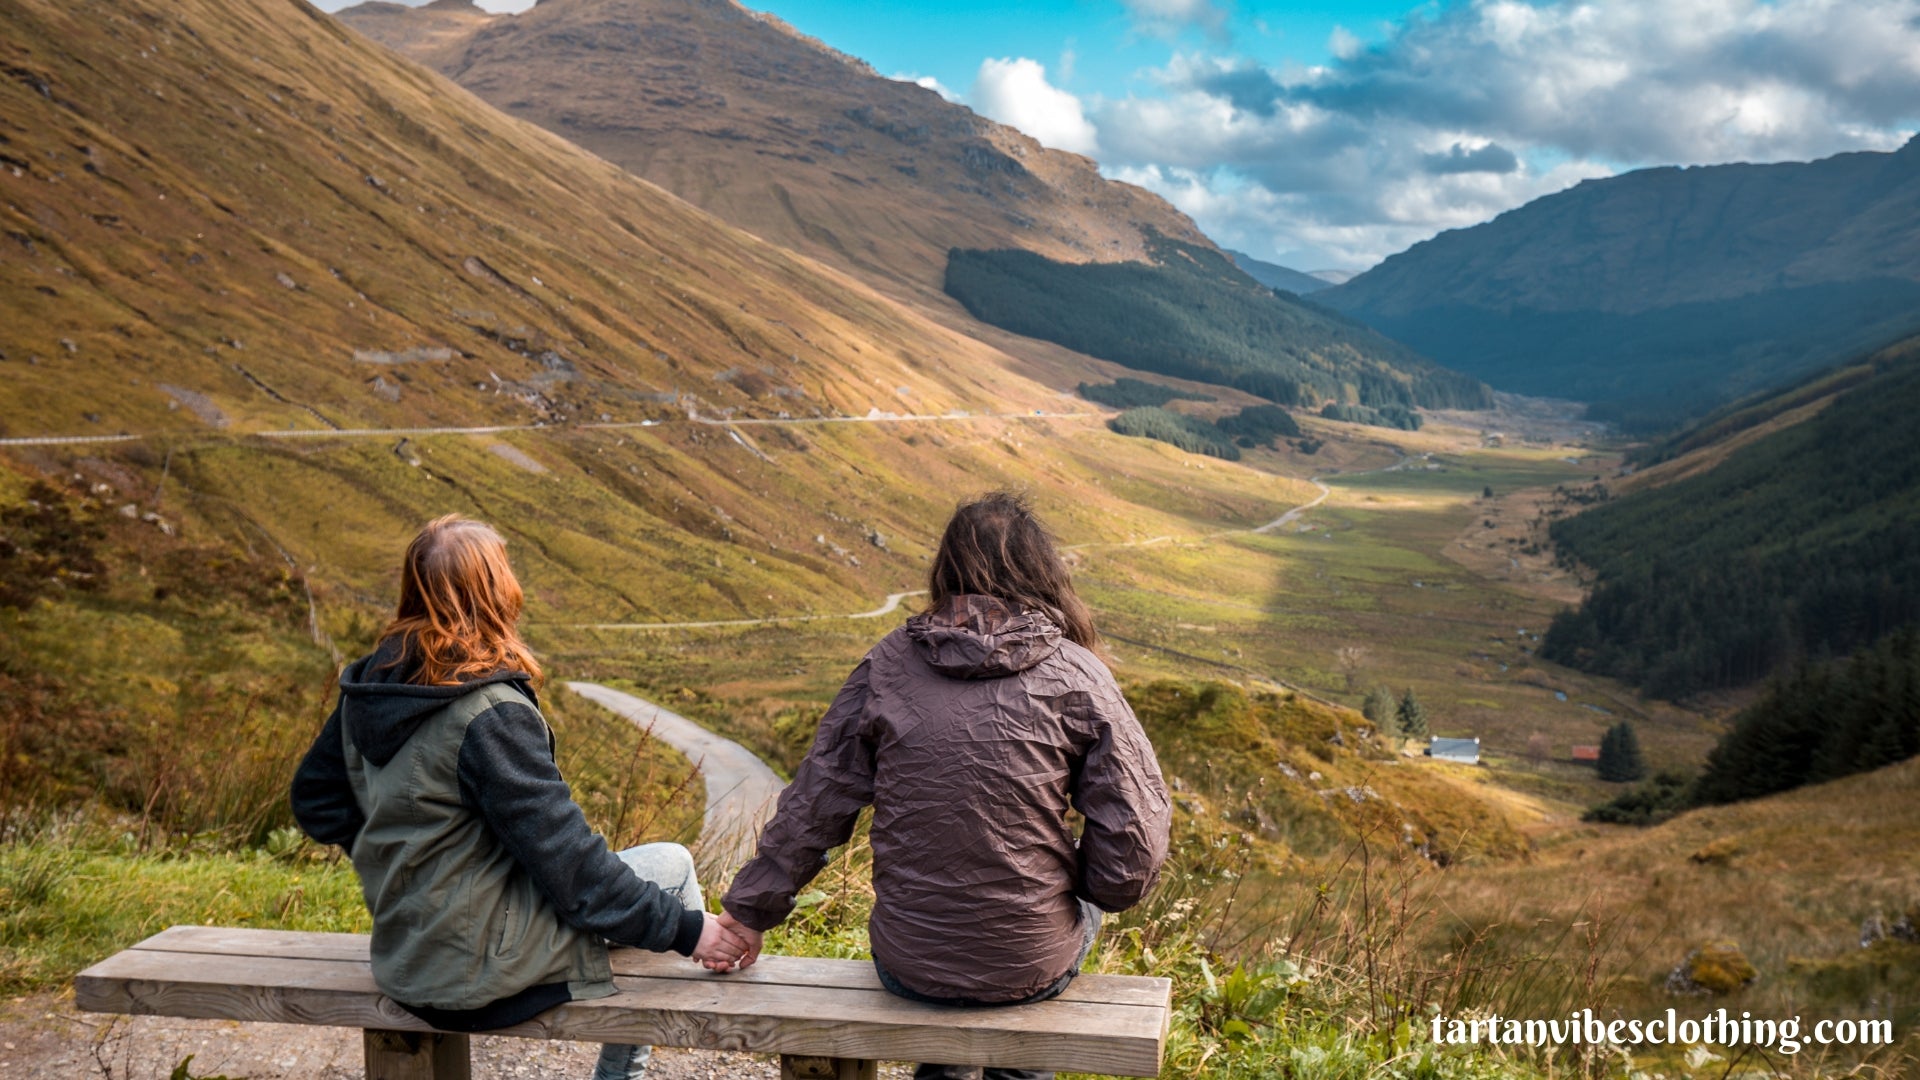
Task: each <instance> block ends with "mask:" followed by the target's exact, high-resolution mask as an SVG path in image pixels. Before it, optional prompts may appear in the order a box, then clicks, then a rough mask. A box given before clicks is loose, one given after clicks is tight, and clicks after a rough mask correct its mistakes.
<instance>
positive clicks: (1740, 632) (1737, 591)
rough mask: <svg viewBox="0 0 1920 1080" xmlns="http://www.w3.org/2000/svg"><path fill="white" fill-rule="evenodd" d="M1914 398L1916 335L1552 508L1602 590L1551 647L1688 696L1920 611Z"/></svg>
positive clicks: (1843, 644) (1564, 550)
mask: <svg viewBox="0 0 1920 1080" xmlns="http://www.w3.org/2000/svg"><path fill="white" fill-rule="evenodd" d="M1916 415H1920V337H1915V338H1909V339H1907V340H1905V341H1903V342H1901V343H1899V344H1897V345H1894V346H1890V347H1888V348H1886V349H1883V350H1880V351H1878V352H1876V353H1874V354H1872V355H1869V356H1865V357H1861V358H1859V359H1858V360H1857V361H1856V362H1854V363H1852V364H1849V365H1846V366H1845V367H1843V368H1840V369H1837V370H1835V371H1831V372H1826V373H1823V374H1822V375H1821V376H1820V377H1819V378H1817V379H1813V380H1809V381H1808V382H1806V383H1805V384H1803V385H1801V386H1797V387H1794V388H1791V389H1789V390H1787V391H1783V392H1781V393H1779V394H1776V395H1772V396H1770V397H1767V398H1762V399H1759V400H1756V401H1752V402H1747V403H1743V404H1742V405H1741V406H1740V407H1739V408H1737V409H1732V410H1729V411H1728V412H1727V413H1726V414H1724V415H1721V416H1716V417H1714V418H1712V419H1711V421H1710V422H1709V423H1708V424H1706V425H1704V427H1703V429H1702V432H1701V433H1700V434H1697V435H1692V436H1687V437H1683V438H1680V439H1678V440H1675V442H1674V443H1673V444H1672V446H1671V447H1669V448H1668V450H1669V452H1673V451H1677V452H1678V453H1677V456H1673V457H1670V458H1669V459H1668V460H1666V461H1664V462H1662V463H1661V464H1659V465H1657V466H1655V467H1654V468H1653V469H1650V470H1648V473H1649V475H1648V476H1645V477H1637V478H1634V480H1635V481H1636V482H1634V483H1631V484H1630V485H1629V487H1628V490H1626V491H1625V493H1624V494H1619V495H1617V496H1615V495H1614V494H1613V493H1612V492H1608V491H1596V492H1594V493H1593V494H1595V495H1597V496H1600V497H1599V499H1598V500H1597V504H1595V505H1592V506H1591V508H1590V509H1587V510H1585V511H1583V512H1581V513H1578V514H1575V515H1574V516H1572V517H1568V518H1565V519H1562V520H1559V521H1556V522H1554V523H1553V525H1552V527H1551V530H1550V532H1551V535H1552V537H1553V542H1554V545H1555V547H1556V548H1557V549H1558V551H1559V552H1560V554H1561V556H1562V557H1563V558H1567V559H1573V560H1578V561H1579V562H1580V563H1581V564H1583V565H1584V566H1586V567H1588V568H1589V569H1590V570H1591V573H1592V578H1593V590H1592V592H1591V594H1590V595H1589V596H1588V597H1587V598H1586V600H1585V602H1584V603H1582V604H1581V605H1580V607H1579V608H1577V609H1575V610H1571V611H1567V612H1565V613H1563V614H1561V615H1560V616H1558V617H1557V618H1555V619H1554V621H1553V625H1552V627H1551V628H1550V629H1549V631H1548V633H1547V635H1546V639H1545V641H1544V643H1543V644H1542V646H1541V649H1540V655H1541V656H1542V657H1544V658H1546V659H1549V660H1554V661H1557V662H1559V663H1563V664H1568V665H1571V666H1573V667H1577V668H1580V669H1582V670H1585V671H1591V672H1596V673H1602V674H1607V675H1612V676H1615V677H1618V678H1621V679H1623V680H1626V681H1628V682H1631V683H1634V684H1636V685H1638V686H1640V687H1641V688H1642V689H1644V690H1645V691H1646V692H1648V693H1650V694H1654V695H1657V696H1661V697H1678V696H1683V695H1688V694H1694V693H1698V692H1701V691H1709V690H1721V689H1727V688H1734V687H1741V686H1745V685H1749V684H1752V683H1755V682H1758V681H1760V680H1763V679H1766V678H1768V677H1769V676H1773V675H1777V674H1780V673H1782V672H1784V671H1786V670H1787V669H1789V668H1790V667H1792V666H1793V665H1794V664H1796V663H1797V662H1800V661H1802V660H1804V659H1806V658H1812V657H1828V656H1844V655H1847V654H1849V653H1852V652H1855V651H1856V650H1859V649H1862V648H1864V647H1866V646H1870V645H1872V644H1874V643H1875V642H1877V641H1879V640H1881V639H1883V638H1885V637H1887V636H1888V635H1890V634H1893V633H1895V632H1897V631H1900V630H1902V629H1903V628H1907V627H1912V626H1914V625H1916V624H1920V438H1916V437H1915V434H1914V431H1915V427H1914V423H1913V418H1914V417H1915V416H1916ZM1583 501H1587V502H1595V500H1593V499H1587V500H1583Z"/></svg>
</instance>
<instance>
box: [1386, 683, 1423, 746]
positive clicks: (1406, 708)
mask: <svg viewBox="0 0 1920 1080" xmlns="http://www.w3.org/2000/svg"><path fill="white" fill-rule="evenodd" d="M1393 726H1394V728H1395V729H1396V730H1397V732H1398V733H1399V735H1400V737H1401V738H1403V739H1424V738H1426V737H1427V707H1426V706H1425V705H1422V704H1420V699H1419V698H1417V697H1414V696H1413V688H1412V687H1408V688H1407V693H1406V696H1404V697H1402V698H1401V699H1400V708H1399V710H1398V711H1396V712H1395V713H1394V716H1393Z"/></svg>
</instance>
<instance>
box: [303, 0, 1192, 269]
mask: <svg viewBox="0 0 1920 1080" xmlns="http://www.w3.org/2000/svg"><path fill="white" fill-rule="evenodd" d="M391 8H392V5H387V4H362V5H360V6H358V7H352V8H348V9H346V10H344V11H342V12H340V13H339V16H338V17H339V18H340V19H341V20H342V21H343V22H345V23H347V24H348V25H349V26H352V27H353V28H355V29H356V30H359V31H360V32H362V33H364V34H366V35H368V36H369V37H372V38H374V39H376V40H378V41H381V42H383V43H385V44H387V45H389V46H390V47H392V48H394V49H396V50H398V51H401V52H403V53H406V54H408V55H410V56H413V57H415V58H416V59H419V60H421V61H422V62H424V63H428V64H430V65H432V66H434V67H436V68H438V69H439V70H440V71H442V72H443V73H445V74H447V75H448V76H450V77H451V78H453V79H454V80H455V81H456V82H458V83H459V84H460V85H461V86H464V87H466V88H467V89H468V90H470V91H472V92H473V93H475V94H477V95H479V96H480V97H481V98H482V99H483V100H485V101H487V102H489V103H491V104H493V105H494V106H496V107H497V108H500V109H501V110H503V111H505V112H507V113H509V114H511V115H514V116H517V117H521V118H523V119H526V120H530V121H532V122H534V123H536V124H539V125H540V126H542V127H545V128H547V129H548V130H549V131H553V132H555V133H557V134H559V135H561V136H562V137H564V138H566V139H568V140H570V141H572V142H574V143H577V144H578V145H580V146H583V147H585V148H586V149H588V150H591V151H592V152H594V153H595V154H598V155H600V156H601V157H603V158H605V159H607V160H608V161H611V162H614V163H615V164H618V165H621V166H623V167H625V168H627V169H629V170H631V171H632V172H634V173H636V174H638V175H640V176H644V177H646V178H647V179H649V180H652V181H653V182H655V183H657V184H659V185H661V186H662V187H665V188H667V189H668V190H670V191H672V192H674V193H675V194H677V195H679V196H681V197H682V198H684V199H686V200H688V201H689V202H691V203H693V204H694V205H696V206H700V207H702V208H704V209H707V210H709V211H712V212H713V213H715V214H717V215H719V216H720V217H722V218H724V219H726V220H727V221H729V222H732V223H733V224H735V225H738V226H740V227H741V228H744V229H746V230H747V231H749V232H752V233H754V234H755V235H758V236H761V237H764V238H766V239H768V240H771V241H773V242H774V243H777V244H780V245H782V246H785V247H789V248H792V249H794V250H796V251H802V252H805V253H807V254H809V255H813V256H815V257H817V258H820V259H822V260H823V261H826V262H828V263H831V264H833V265H836V266H839V267H842V268H844V269H847V270H850V271H852V272H854V273H856V274H858V275H859V276H861V277H863V278H864V279H866V280H867V281H868V282H869V283H870V284H874V285H876V286H878V287H880V288H882V289H883V290H893V289H897V288H900V287H902V286H905V287H906V288H907V289H908V290H917V292H918V294H919V295H920V296H921V297H923V298H924V297H936V298H937V297H938V295H939V291H940V284H941V279H942V275H943V274H944V272H945V266H946V255H947V251H948V249H950V248H955V247H961V248H1023V249H1025V250H1029V251H1034V252H1037V253H1039V254H1042V255H1046V256H1048V257H1049V258H1055V259H1061V260H1065V261H1072V262H1085V261H1090V260H1091V261H1114V260H1120V259H1138V258H1141V257H1143V256H1144V254H1145V247H1146V237H1147V236H1148V234H1149V233H1150V232H1157V233H1159V234H1161V235H1165V236H1169V237H1173V238H1176V239H1179V240H1183V241H1186V242H1188V243H1193V244H1200V245H1205V246H1208V247H1211V246H1212V245H1211V243H1210V242H1209V241H1208V240H1207V239H1206V237H1205V236H1203V235H1202V234H1201V233H1200V231H1199V230H1198V229H1197V228H1196V227H1195V226H1194V224H1193V223H1192V221H1190V220H1188V218H1187V217H1186V216H1185V215H1184V214H1181V213H1180V212H1179V211H1177V210H1175V209H1174V208H1173V207H1172V206H1171V205H1170V204H1168V203H1167V202H1166V201H1165V200H1163V199H1161V198H1160V197H1159V196H1157V195H1154V194H1151V193H1149V192H1147V191H1145V190H1143V189H1141V188H1137V187H1134V186H1132V185H1129V184H1122V183H1118V182H1116V181H1112V180H1107V179H1105V178H1103V177H1102V176H1101V175H1100V173H1099V170H1098V168H1097V167H1096V165H1095V164H1094V162H1092V161H1090V160H1088V159H1086V158H1084V157H1081V156H1079V155H1077V154H1070V153H1066V152H1063V151H1059V150H1050V149H1047V148H1046V147H1043V146H1041V145H1040V144H1039V143H1038V142H1036V141H1034V140H1033V139H1031V138H1029V137H1027V136H1026V135H1024V134H1022V133H1020V132H1019V131H1016V130H1014V129H1013V128H1010V127H1007V126H1005V125H1003V124H998V123H995V122H993V121H991V120H988V119H986V118H985V117H982V116H979V115H977V114H975V113H974V112H973V111H972V110H970V109H968V108H966V107H965V106H962V105H957V104H954V103H951V102H948V101H946V100H945V99H943V98H942V97H941V96H940V95H939V94H937V93H935V92H934V91H932V90H929V89H926V88H924V87H921V86H917V85H915V84H913V83H909V82H902V81H899V80H895V79H888V78H885V77H883V76H881V75H880V74H879V73H878V72H876V71H874V70H873V69H872V68H871V67H869V66H868V65H867V64H865V63H863V62H861V61H859V60H857V59H854V58H852V57H849V56H846V55H844V54H842V53H839V52H836V51H834V50H833V49H830V48H828V47H827V46H825V45H823V44H821V43H820V42H818V41H815V40H814V39H812V38H809V37H806V36H804V35H802V34H800V33H798V32H796V31H795V30H793V29H792V28H791V27H789V26H787V25H786V24H785V23H783V22H781V21H780V20H778V19H776V18H774V17H772V16H770V15H765V14H762V13H759V12H754V11H750V10H748V9H746V8H744V7H741V6H739V5H738V4H735V3H733V2H731V0H545V2H543V3H541V4H539V5H538V6H537V7H535V8H533V9H532V10H530V11H527V12H525V13H523V14H519V15H513V16H500V17H497V18H494V19H491V20H490V21H487V22H485V23H484V24H483V25H480V26H478V27H476V28H474V29H472V30H471V31H470V32H469V35H468V37H467V38H466V40H465V44H464V48H454V47H453V46H451V45H447V44H441V43H436V44H433V45H431V46H429V45H427V44H424V42H426V41H427V40H428V39H429V37H430V35H429V33H428V31H427V30H425V29H422V28H423V27H428V26H441V25H444V24H445V20H446V18H447V13H446V12H445V11H444V10H442V11H432V10H429V9H426V8H422V9H418V10H415V11H411V12H394V11H392V10H391ZM435 40H436V41H437V39H435Z"/></svg>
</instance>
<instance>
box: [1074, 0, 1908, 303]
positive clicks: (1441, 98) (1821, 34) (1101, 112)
mask: <svg viewBox="0 0 1920 1080" xmlns="http://www.w3.org/2000/svg"><path fill="white" fill-rule="evenodd" d="M1166 2H1167V3H1175V2H1176V0H1166ZM1426 10H1427V11H1429V12H1431V13H1430V14H1423V15H1416V16H1413V17H1411V18H1410V19H1409V20H1408V21H1407V22H1405V23H1403V24H1401V25H1400V26H1398V27H1397V28H1395V29H1392V30H1391V31H1390V32H1389V33H1388V34H1387V36H1386V37H1385V38H1384V39H1383V40H1381V41H1380V42H1379V43H1377V44H1375V45H1372V46H1365V47H1363V46H1362V45H1361V43H1360V42H1359V41H1358V40H1357V39H1355V38H1353V37H1352V36H1351V35H1347V34H1345V33H1344V32H1340V33H1336V34H1335V35H1334V36H1333V38H1332V39H1330V41H1329V45H1330V51H1331V52H1332V53H1333V54H1334V59H1333V60H1331V61H1330V62H1329V63H1328V65H1327V66H1325V67H1319V68H1312V69H1307V70H1297V69H1296V70H1285V71H1281V70H1275V69H1270V68H1266V67H1262V66H1260V65H1257V64H1254V63H1252V62H1249V61H1244V60H1233V59H1228V58H1222V57H1218V56H1211V55H1205V54H1195V53H1182V54H1179V55H1176V56H1175V57H1174V59H1173V60H1172V61H1171V62H1170V63H1169V64H1168V65H1167V66H1166V67H1165V68H1163V69H1161V70H1160V71H1158V72H1156V73H1155V80H1156V81H1157V83H1158V86H1159V89H1160V93H1158V94H1157V95H1155V96H1151V97H1138V96H1131V97H1127V98H1124V99H1119V100H1111V101H1098V102H1096V104H1095V108H1094V112H1093V119H1094V121H1095V123H1096V124H1097V126H1098V132H1099V136H1100V144H1101V146H1102V147H1103V149H1104V150H1105V151H1106V154H1105V156H1104V157H1103V161H1105V162H1106V163H1107V164H1108V166H1109V168H1110V171H1111V172H1112V173H1113V174H1114V175H1116V176H1120V177H1122V178H1125V179H1129V180H1133V181H1134V182H1137V183H1141V184H1143V185H1144V186H1147V187H1150V188H1152V189H1153V190H1155V191H1158V192H1160V193H1161V194H1163V195H1165V196H1166V197H1168V198H1169V199H1171V200H1173V201H1174V202H1175V204H1176V205H1178V206H1180V207H1181V208H1182V209H1184V210H1187V211H1188V212H1189V213H1191V214H1192V215H1193V216H1194V217H1195V218H1196V219H1197V220H1199V222H1200V224H1201V226H1202V227H1203V228H1206V229H1207V230H1208V231H1209V232H1211V233H1213V234H1215V235H1216V236H1218V237H1220V238H1221V239H1222V240H1223V241H1224V242H1228V243H1245V244H1247V245H1249V248H1248V249H1249V250H1252V251H1253V252H1254V254H1256V255H1262V256H1263V257H1266V256H1267V255H1271V256H1274V257H1278V258H1279V259H1280V260H1281V261H1283V262H1288V261H1289V260H1291V262H1290V265H1309V266H1310V265H1311V264H1313V263H1316V262H1318V263H1320V264H1321V265H1336V266H1337V265H1345V266H1364V265H1367V264H1369V263H1372V262H1374V261H1377V260H1378V259H1380V258H1381V257H1383V256H1385V255H1388V254H1391V253H1393V252H1395V251H1398V250H1401V249H1403V248H1405V247H1406V246H1407V245H1408V244H1410V243H1412V242H1415V241H1418V240H1421V239H1425V238H1427V237H1429V236H1432V235H1433V234H1434V233H1435V232H1438V231H1440V230H1441V229H1446V228H1454V227H1458V226H1462V225H1471V224H1475V223H1478V222H1480V221H1484V220H1486V219H1487V218H1488V217H1491V216H1493V215H1494V214H1497V213H1499V212H1501V211H1503V210H1506V209H1510V208H1512V207H1514V206H1517V205H1519V204H1520V203H1522V202H1525V201H1527V200H1529V199H1532V198H1536V197H1538V196H1540V195H1543V194H1548V193H1551V192H1553V191H1557V190H1560V189H1562V188H1564V187H1566V186H1568V185H1570V184H1572V183H1576V182H1578V181H1579V180H1580V179H1583V178H1586V177H1590V176H1599V175H1608V174H1611V173H1613V172H1615V171H1618V170H1620V169H1623V168H1634V167H1639V166H1643V165H1654V164H1704V163H1710V162H1725V161H1742V160H1745V161H1782V160H1807V159H1811V158H1817V157H1824V156H1827V155H1830V154H1833V153H1837V152H1840V151H1844V150H1855V149H1891V148H1893V147H1894V146H1897V145H1899V144H1900V143H1901V142H1902V141H1904V140H1905V138H1906V137H1907V136H1908V135H1909V134H1910V130H1909V129H1910V128H1911V127H1912V125H1913V123H1914V121H1915V120H1916V119H1920V0H1549V2H1534V3H1523V2H1520V0H1472V2H1468V3H1462V4H1459V5H1448V6H1445V7H1435V8H1429V9H1426Z"/></svg>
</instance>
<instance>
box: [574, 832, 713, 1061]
mask: <svg viewBox="0 0 1920 1080" xmlns="http://www.w3.org/2000/svg"><path fill="white" fill-rule="evenodd" d="M620 861H621V862H623V863H626V864H627V869H629V870H632V871H633V873H634V876H636V877H639V878H641V879H642V880H645V881H651V882H653V883H654V884H655V885H658V886H659V887H660V888H661V890H662V891H664V892H665V893H666V894H667V895H669V896H673V897H678V898H679V900H680V903H681V904H682V905H683V906H685V907H689V908H696V909H700V910H705V908H706V906H707V900H706V897H705V896H704V895H702V894H701V892H700V881H699V879H698V878H696V877H695V876H694V869H693V854H692V853H691V852H689V851H688V850H687V849H686V848H684V847H682V846H680V845H679V844H642V845H640V846H639V847H631V848H628V849H626V850H625V851H622V852H620ZM652 1058H653V1047H651V1046H630V1045H625V1044H621V1043H608V1044H606V1045H605V1046H602V1047H601V1048H600V1060H599V1061H598V1062H597V1063H595V1065H594V1067H593V1080H640V1078H641V1077H642V1076H644V1075H646V1071H647V1062H648V1061H649V1060H651V1059H652Z"/></svg>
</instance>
